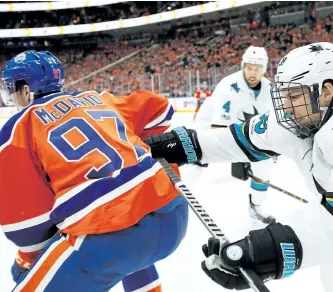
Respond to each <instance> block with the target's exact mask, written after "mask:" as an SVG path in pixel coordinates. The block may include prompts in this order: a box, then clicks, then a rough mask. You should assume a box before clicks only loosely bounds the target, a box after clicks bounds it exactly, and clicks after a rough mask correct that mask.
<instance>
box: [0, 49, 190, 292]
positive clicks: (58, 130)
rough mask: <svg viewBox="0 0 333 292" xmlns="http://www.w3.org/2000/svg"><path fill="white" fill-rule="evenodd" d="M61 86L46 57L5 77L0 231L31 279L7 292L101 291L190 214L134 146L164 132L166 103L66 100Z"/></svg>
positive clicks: (179, 233) (28, 58) (25, 59)
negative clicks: (11, 110)
mask: <svg viewBox="0 0 333 292" xmlns="http://www.w3.org/2000/svg"><path fill="white" fill-rule="evenodd" d="M63 81H64V70H63V68H62V66H61V63H60V62H59V60H58V59H57V58H56V57H55V56H54V55H53V54H51V53H49V52H36V51H26V52H24V53H21V54H19V55H17V56H16V57H14V58H13V59H11V60H10V61H9V62H8V63H7V64H6V65H5V67H4V69H3V71H2V82H3V85H2V86H3V88H2V92H4V91H6V92H7V93H8V97H9V98H10V99H11V100H12V101H13V102H14V103H15V104H16V106H17V107H18V108H19V110H20V111H19V113H17V114H16V115H14V116H13V117H11V118H10V119H9V120H8V122H7V123H6V124H5V125H4V127H3V128H2V130H1V132H0V224H1V225H2V228H3V231H4V232H5V235H6V236H7V238H8V239H9V240H11V241H12V242H14V243H15V244H16V245H17V246H18V249H19V252H18V258H17V260H16V263H15V264H16V265H18V266H20V267H22V268H26V269H28V271H27V272H26V273H24V274H22V275H21V276H20V277H19V278H18V279H16V280H17V286H16V288H15V289H14V290H13V291H23V292H24V291H44V290H46V291H108V290H109V289H110V288H112V287H113V286H114V285H116V284H117V283H118V282H119V281H121V280H122V279H124V277H125V276H126V275H129V274H132V273H135V272H137V271H140V270H143V269H145V268H146V267H149V266H152V265H153V264H154V263H155V262H156V261H158V260H161V259H163V258H165V257H167V256H168V255H170V254H171V253H172V252H173V251H174V250H175V249H176V248H177V247H178V245H179V243H180V242H181V241H182V239H183V237H184V236H185V233H186V228H187V219H188V218H187V215H188V214H187V212H188V208H187V204H186V202H185V201H184V199H183V198H182V197H181V196H179V195H178V192H177V191H176V189H175V188H174V186H173V184H172V183H171V182H170V181H169V178H168V177H167V175H166V173H165V172H164V170H163V169H162V167H161V166H160V164H159V163H158V162H157V160H155V159H154V158H152V157H151V153H150V148H149V147H148V146H147V145H146V144H144V143H143V142H142V141H141V139H144V138H145V137H147V136H149V135H152V134H155V133H161V132H163V131H165V130H166V129H167V128H168V126H169V125H170V120H171V117H172V114H173V109H172V107H171V105H170V104H169V102H168V100H167V99H166V98H164V97H162V96H160V95H157V94H154V93H152V92H148V91H137V92H134V93H132V94H131V95H129V96H127V97H115V96H114V95H112V94H110V93H108V92H102V93H97V92H95V91H84V92H77V93H74V94H70V93H67V92H63V91H62V84H63ZM18 176H19V179H18ZM125 289H126V287H125Z"/></svg>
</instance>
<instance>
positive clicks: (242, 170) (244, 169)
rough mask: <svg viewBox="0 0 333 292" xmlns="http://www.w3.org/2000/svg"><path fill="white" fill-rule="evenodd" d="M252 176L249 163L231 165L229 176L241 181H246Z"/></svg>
mask: <svg viewBox="0 0 333 292" xmlns="http://www.w3.org/2000/svg"><path fill="white" fill-rule="evenodd" d="M250 173H251V174H252V170H251V163H249V162H237V163H231V175H232V176H233V177H235V178H238V179H241V180H248V178H249V174H250Z"/></svg>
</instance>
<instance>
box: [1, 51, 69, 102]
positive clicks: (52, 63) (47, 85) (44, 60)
mask: <svg viewBox="0 0 333 292" xmlns="http://www.w3.org/2000/svg"><path fill="white" fill-rule="evenodd" d="M64 77H65V76H64V69H63V67H62V65H61V62H60V61H59V60H58V59H57V58H56V57H55V56H54V55H53V54H52V53H50V52H48V51H41V52H37V51H33V50H29V51H25V52H23V53H20V54H18V55H17V56H15V57H13V58H12V59H10V60H9V61H8V63H7V64H6V65H5V67H4V68H3V70H2V76H1V78H2V81H3V83H4V85H5V87H6V89H7V90H8V93H9V95H11V94H12V93H14V92H16V91H17V88H16V85H17V82H18V81H25V82H26V83H27V84H28V86H29V88H30V92H31V93H33V94H34V96H36V95H37V96H38V95H40V94H47V93H52V92H56V91H61V89H62V85H63V82H64Z"/></svg>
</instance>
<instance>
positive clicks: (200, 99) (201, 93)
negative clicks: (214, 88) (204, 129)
mask: <svg viewBox="0 0 333 292" xmlns="http://www.w3.org/2000/svg"><path fill="white" fill-rule="evenodd" d="M211 95H212V93H211V92H209V91H208V84H207V81H204V82H203V83H202V87H201V88H198V89H196V90H195V91H194V97H195V98H196V99H197V107H196V108H195V111H194V117H193V119H195V117H196V115H197V113H198V111H199V109H200V107H201V105H202V104H203V103H204V101H205V100H206V98H207V97H209V96H211Z"/></svg>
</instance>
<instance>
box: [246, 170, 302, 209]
mask: <svg viewBox="0 0 333 292" xmlns="http://www.w3.org/2000/svg"><path fill="white" fill-rule="evenodd" d="M248 175H249V177H250V178H252V179H253V180H254V181H257V182H259V183H262V184H265V185H267V186H269V187H271V188H272V189H275V190H277V191H279V192H281V193H284V194H286V195H287V196H290V197H292V198H294V199H296V200H298V201H300V202H303V203H308V200H305V199H304V198H302V197H299V196H296V195H294V194H292V193H290V192H288V191H286V190H283V189H281V188H279V187H277V186H275V185H272V184H271V183H270V182H268V181H264V180H262V179H260V178H258V177H256V176H254V175H253V173H252V170H251V169H249V170H248Z"/></svg>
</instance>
